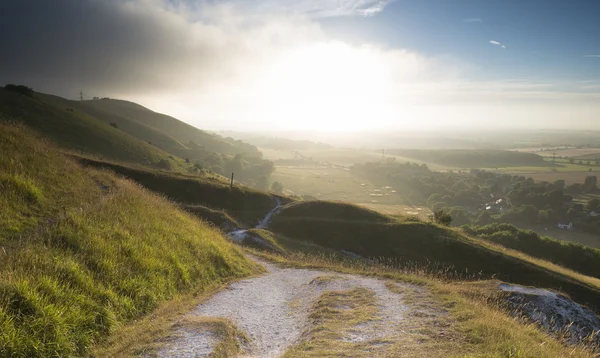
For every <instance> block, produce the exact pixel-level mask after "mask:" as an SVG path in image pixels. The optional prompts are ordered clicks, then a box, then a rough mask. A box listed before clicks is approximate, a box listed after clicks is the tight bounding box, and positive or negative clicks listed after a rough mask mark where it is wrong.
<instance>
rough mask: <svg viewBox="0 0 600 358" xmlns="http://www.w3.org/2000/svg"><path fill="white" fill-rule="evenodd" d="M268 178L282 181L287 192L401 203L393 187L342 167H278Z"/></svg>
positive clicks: (326, 197) (373, 202) (334, 198)
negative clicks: (384, 185) (362, 176)
mask: <svg viewBox="0 0 600 358" xmlns="http://www.w3.org/2000/svg"><path fill="white" fill-rule="evenodd" d="M271 179H272V180H273V181H278V182H280V183H283V186H284V188H285V191H286V194H292V195H293V194H295V195H311V196H314V197H315V198H317V199H320V200H340V201H346V202H351V203H371V204H379V203H384V204H393V203H400V202H401V197H400V196H399V195H398V193H396V191H395V190H394V189H393V188H391V187H380V186H378V185H375V184H374V183H372V182H370V181H369V180H366V179H363V178H360V177H357V176H356V175H354V174H352V173H351V172H350V171H349V170H347V169H342V168H329V167H325V166H321V167H293V166H287V167H285V166H277V167H276V169H275V172H274V173H273V174H272V176H271Z"/></svg>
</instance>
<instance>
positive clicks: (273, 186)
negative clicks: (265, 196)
mask: <svg viewBox="0 0 600 358" xmlns="http://www.w3.org/2000/svg"><path fill="white" fill-rule="evenodd" d="M271 190H272V191H274V192H275V193H277V194H282V193H283V184H281V183H280V182H278V181H276V182H274V183H273V184H271Z"/></svg>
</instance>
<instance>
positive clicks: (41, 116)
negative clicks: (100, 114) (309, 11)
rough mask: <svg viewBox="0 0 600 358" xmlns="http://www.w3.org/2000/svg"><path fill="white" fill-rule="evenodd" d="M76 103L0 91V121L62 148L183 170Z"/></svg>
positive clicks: (160, 152) (160, 153) (1, 89)
mask: <svg viewBox="0 0 600 358" xmlns="http://www.w3.org/2000/svg"><path fill="white" fill-rule="evenodd" d="M74 104H76V102H74V101H68V100H65V99H63V98H60V97H55V96H49V95H43V94H39V93H33V95H32V97H29V96H26V95H23V94H20V93H15V92H12V91H8V90H6V89H4V88H0V121H3V122H6V121H18V122H21V123H24V124H26V125H27V126H29V127H31V128H34V129H36V130H37V131H39V132H40V133H43V134H44V135H45V136H47V137H49V138H50V139H52V140H53V141H55V142H56V143H60V145H61V146H62V147H64V148H67V149H70V150H75V151H81V152H85V153H90V154H95V155H98V156H101V157H104V158H107V159H112V160H118V161H124V162H130V163H138V164H141V165H145V166H149V167H157V168H158V167H162V168H166V165H165V164H164V163H169V166H170V167H172V168H175V169H177V168H182V162H183V161H182V160H178V159H177V158H170V157H169V156H170V155H169V154H168V153H166V152H164V151H162V150H160V149H158V148H157V147H155V146H153V145H150V144H148V143H146V142H144V141H142V140H139V139H137V138H135V137H132V136H130V135H129V134H127V133H125V132H123V131H122V130H119V129H116V128H113V127H111V126H110V125H109V124H108V123H104V122H102V121H99V120H97V119H96V118H94V117H92V116H90V115H89V114H87V113H85V112H84V111H81V110H79V109H77V108H76V106H74Z"/></svg>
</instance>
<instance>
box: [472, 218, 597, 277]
mask: <svg viewBox="0 0 600 358" xmlns="http://www.w3.org/2000/svg"><path fill="white" fill-rule="evenodd" d="M463 230H464V231H465V232H467V233H469V234H470V235H473V236H477V237H478V238H481V239H484V240H489V241H491V242H494V243H497V244H499V245H502V246H505V247H508V248H511V249H515V250H517V251H521V252H524V253H526V254H528V255H531V256H533V257H537V258H541V259H544V260H548V261H550V262H554V263H556V264H558V265H561V266H564V267H566V268H569V269H572V270H574V271H577V272H581V273H583V274H585V275H589V276H593V277H596V278H598V277H600V250H598V249H593V248H590V247H586V246H583V245H579V244H573V243H568V242H564V241H559V240H554V239H552V238H549V237H544V236H540V235H538V234H537V233H535V232H534V231H530V230H520V229H518V228H516V227H515V226H513V225H510V224H497V223H494V224H490V225H487V226H481V227H477V226H466V227H464V228H463Z"/></svg>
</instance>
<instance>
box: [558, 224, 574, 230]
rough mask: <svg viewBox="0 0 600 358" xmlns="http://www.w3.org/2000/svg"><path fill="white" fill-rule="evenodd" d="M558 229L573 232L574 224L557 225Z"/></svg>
mask: <svg viewBox="0 0 600 358" xmlns="http://www.w3.org/2000/svg"><path fill="white" fill-rule="evenodd" d="M556 227H557V228H559V229H563V230H569V231H572V230H573V223H572V222H570V223H569V224H560V223H559V224H557V225H556Z"/></svg>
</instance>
